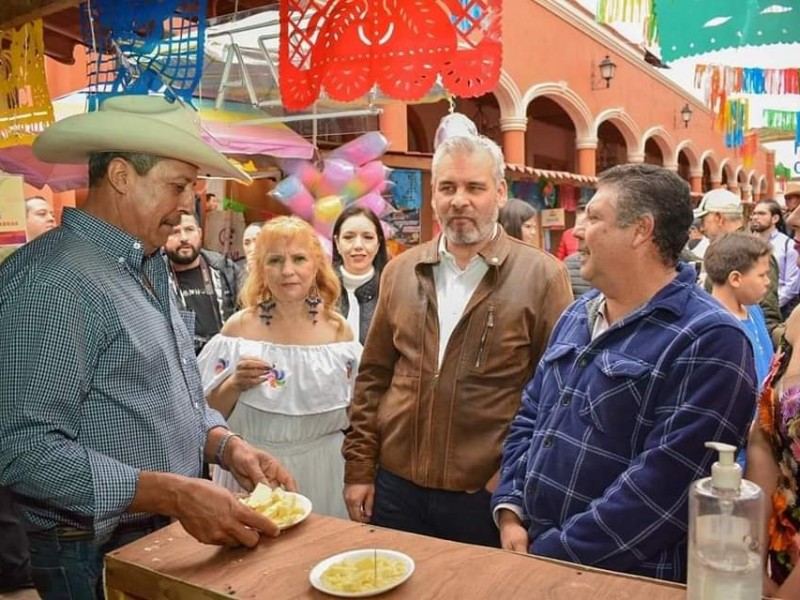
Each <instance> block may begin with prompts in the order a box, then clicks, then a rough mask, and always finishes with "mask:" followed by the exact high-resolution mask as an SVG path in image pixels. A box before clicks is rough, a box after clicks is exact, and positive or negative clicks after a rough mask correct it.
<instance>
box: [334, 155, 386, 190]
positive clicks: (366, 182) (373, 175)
mask: <svg viewBox="0 0 800 600" xmlns="http://www.w3.org/2000/svg"><path fill="white" fill-rule="evenodd" d="M387 174H388V169H387V168H386V167H385V166H384V165H383V163H382V162H381V161H379V160H373V161H372V162H370V163H367V164H365V165H364V166H363V167H361V168H360V169H359V170H358V172H357V173H356V176H355V177H354V178H353V179H351V180H350V181H349V182H348V184H347V185H346V186H345V188H344V190H343V195H344V196H345V198H351V199H352V198H359V197H361V196H363V195H364V194H366V193H367V192H369V191H370V190H372V189H375V188H376V187H377V186H378V185H379V184H380V183H381V182H382V181H385V180H386V176H387Z"/></svg>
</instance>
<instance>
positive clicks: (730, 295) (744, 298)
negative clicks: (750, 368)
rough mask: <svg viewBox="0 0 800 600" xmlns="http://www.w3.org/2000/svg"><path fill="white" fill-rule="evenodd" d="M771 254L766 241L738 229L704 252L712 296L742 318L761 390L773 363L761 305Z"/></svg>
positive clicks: (769, 246) (713, 243)
mask: <svg viewBox="0 0 800 600" xmlns="http://www.w3.org/2000/svg"><path fill="white" fill-rule="evenodd" d="M771 254H772V246H771V245H770V243H769V242H767V241H766V240H764V239H761V238H759V237H757V236H754V235H751V234H749V233H744V232H736V233H726V234H724V235H722V236H720V237H719V238H717V239H716V240H714V241H713V242H712V243H711V245H710V246H709V247H708V250H707V251H706V255H705V268H706V273H707V274H708V278H709V280H710V281H711V285H712V288H711V295H712V296H714V298H716V299H717V300H719V302H720V303H721V304H722V306H724V307H725V308H726V309H728V310H729V311H730V312H731V313H733V315H734V316H735V317H736V318H737V319H739V322H740V323H741V324H742V327H743V328H744V330H745V333H747V337H748V338H749V339H750V343H751V344H752V345H753V356H754V357H755V361H756V365H755V366H756V375H757V376H758V383H759V390H760V389H761V388H760V386H761V385H762V383H763V381H764V378H765V377H766V376H767V373H768V372H769V367H770V363H771V362H772V342H771V341H770V337H769V332H768V330H767V324H766V321H765V320H764V313H763V312H761V307H760V306H758V303H759V302H760V301H761V299H762V298H763V297H764V295H765V294H766V293H767V288H768V287H769V257H770V255H771ZM753 400H754V401H755V398H754V399H753Z"/></svg>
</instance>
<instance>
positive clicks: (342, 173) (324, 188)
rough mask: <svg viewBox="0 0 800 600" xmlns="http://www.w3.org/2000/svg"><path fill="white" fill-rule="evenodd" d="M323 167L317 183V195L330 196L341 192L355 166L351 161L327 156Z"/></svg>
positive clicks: (353, 174)
mask: <svg viewBox="0 0 800 600" xmlns="http://www.w3.org/2000/svg"><path fill="white" fill-rule="evenodd" d="M324 165H325V168H324V169H323V171H322V180H321V181H320V185H319V192H318V193H317V196H320V197H322V196H330V195H333V194H337V195H338V194H341V193H342V190H343V189H344V187H345V186H346V185H347V183H348V182H349V181H350V180H352V179H353V177H354V176H355V174H356V168H355V166H353V164H352V163H349V162H347V161H346V160H342V159H338V158H328V159H326V160H325V162H324Z"/></svg>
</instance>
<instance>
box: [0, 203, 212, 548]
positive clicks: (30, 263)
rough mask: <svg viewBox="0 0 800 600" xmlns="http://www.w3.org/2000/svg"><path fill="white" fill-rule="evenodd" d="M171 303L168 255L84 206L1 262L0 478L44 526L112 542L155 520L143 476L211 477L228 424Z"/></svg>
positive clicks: (36, 523) (38, 524) (30, 517)
mask: <svg viewBox="0 0 800 600" xmlns="http://www.w3.org/2000/svg"><path fill="white" fill-rule="evenodd" d="M143 275H144V276H145V277H146V279H147V281H149V282H150V284H151V286H152V291H151V290H150V289H149V288H148V286H146V285H145V284H144V281H145V279H144V278H143ZM171 297H172V295H171V294H170V290H169V280H168V276H167V269H166V266H165V264H164V261H163V260H162V258H161V257H160V256H158V255H153V256H150V257H146V256H145V255H144V252H143V249H142V245H141V243H140V242H138V241H137V240H136V239H135V238H133V237H131V236H130V235H128V234H126V233H124V232H122V231H120V230H119V229H116V228H115V227H112V226H111V225H109V224H108V223H105V222H103V221H100V220H98V219H96V218H94V217H92V216H90V215H89V214H87V213H84V212H82V211H79V210H74V209H66V210H65V211H64V216H63V223H62V226H61V227H60V228H57V229H55V230H53V231H52V232H49V233H47V234H45V235H44V236H42V237H40V238H37V239H36V240H34V241H33V242H31V243H30V244H28V245H26V246H25V247H23V248H21V249H20V250H18V251H17V252H16V253H14V254H13V255H12V256H11V257H10V258H9V259H7V260H6V262H5V263H3V264H2V265H0V373H1V374H2V375H1V376H0V484H2V485H7V486H10V487H11V488H12V490H13V491H14V493H15V497H16V501H17V503H18V504H19V506H20V507H21V509H22V511H23V513H24V515H25V517H26V518H27V519H28V520H29V521H30V522H31V524H32V525H33V526H34V527H36V528H39V529H49V528H52V527H56V526H63V525H68V526H73V527H81V528H84V529H90V530H93V531H94V534H95V538H96V539H98V540H101V539H103V538H105V537H107V536H108V535H110V533H111V532H112V531H113V529H114V528H115V527H116V526H117V525H119V524H120V522H125V523H128V522H132V521H136V520H137V519H141V518H142V515H130V514H124V516H123V513H125V511H126V509H127V507H128V506H129V505H130V503H131V501H132V499H133V496H134V493H135V490H136V481H137V477H138V472H139V470H148V471H161V472H171V473H177V474H180V475H186V476H198V475H199V474H200V470H201V464H202V452H203V446H204V444H205V440H206V437H207V433H208V430H209V429H211V428H212V427H216V426H225V421H224V420H223V419H222V417H221V416H220V415H219V413H217V412H216V411H213V410H211V409H209V408H208V406H207V405H206V403H205V400H204V398H203V392H202V384H201V380H200V374H199V372H198V369H197V363H196V361H195V357H194V347H193V343H192V336H191V335H190V333H189V331H188V330H187V327H186V326H185V325H184V321H183V319H182V316H183V315H181V314H180V313H179V311H178V308H177V305H176V304H175V303H174V301H172V300H171Z"/></svg>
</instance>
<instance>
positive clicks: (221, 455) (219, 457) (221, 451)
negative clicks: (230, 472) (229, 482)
mask: <svg viewBox="0 0 800 600" xmlns="http://www.w3.org/2000/svg"><path fill="white" fill-rule="evenodd" d="M235 437H237V438H239V439H240V440H241V439H244V438H243V437H242V436H241V435H239V434H238V433H233V432H232V431H228V432H227V433H226V434H225V435H223V436H222V439H221V440H220V441H219V443H218V444H217V451H216V452H214V463H216V464H218V465H219V466H220V467H222V468H223V469H227V468H228V467H227V465H226V464H225V460H224V459H225V449H226V448H227V447H228V442H230V441H231V438H235Z"/></svg>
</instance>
